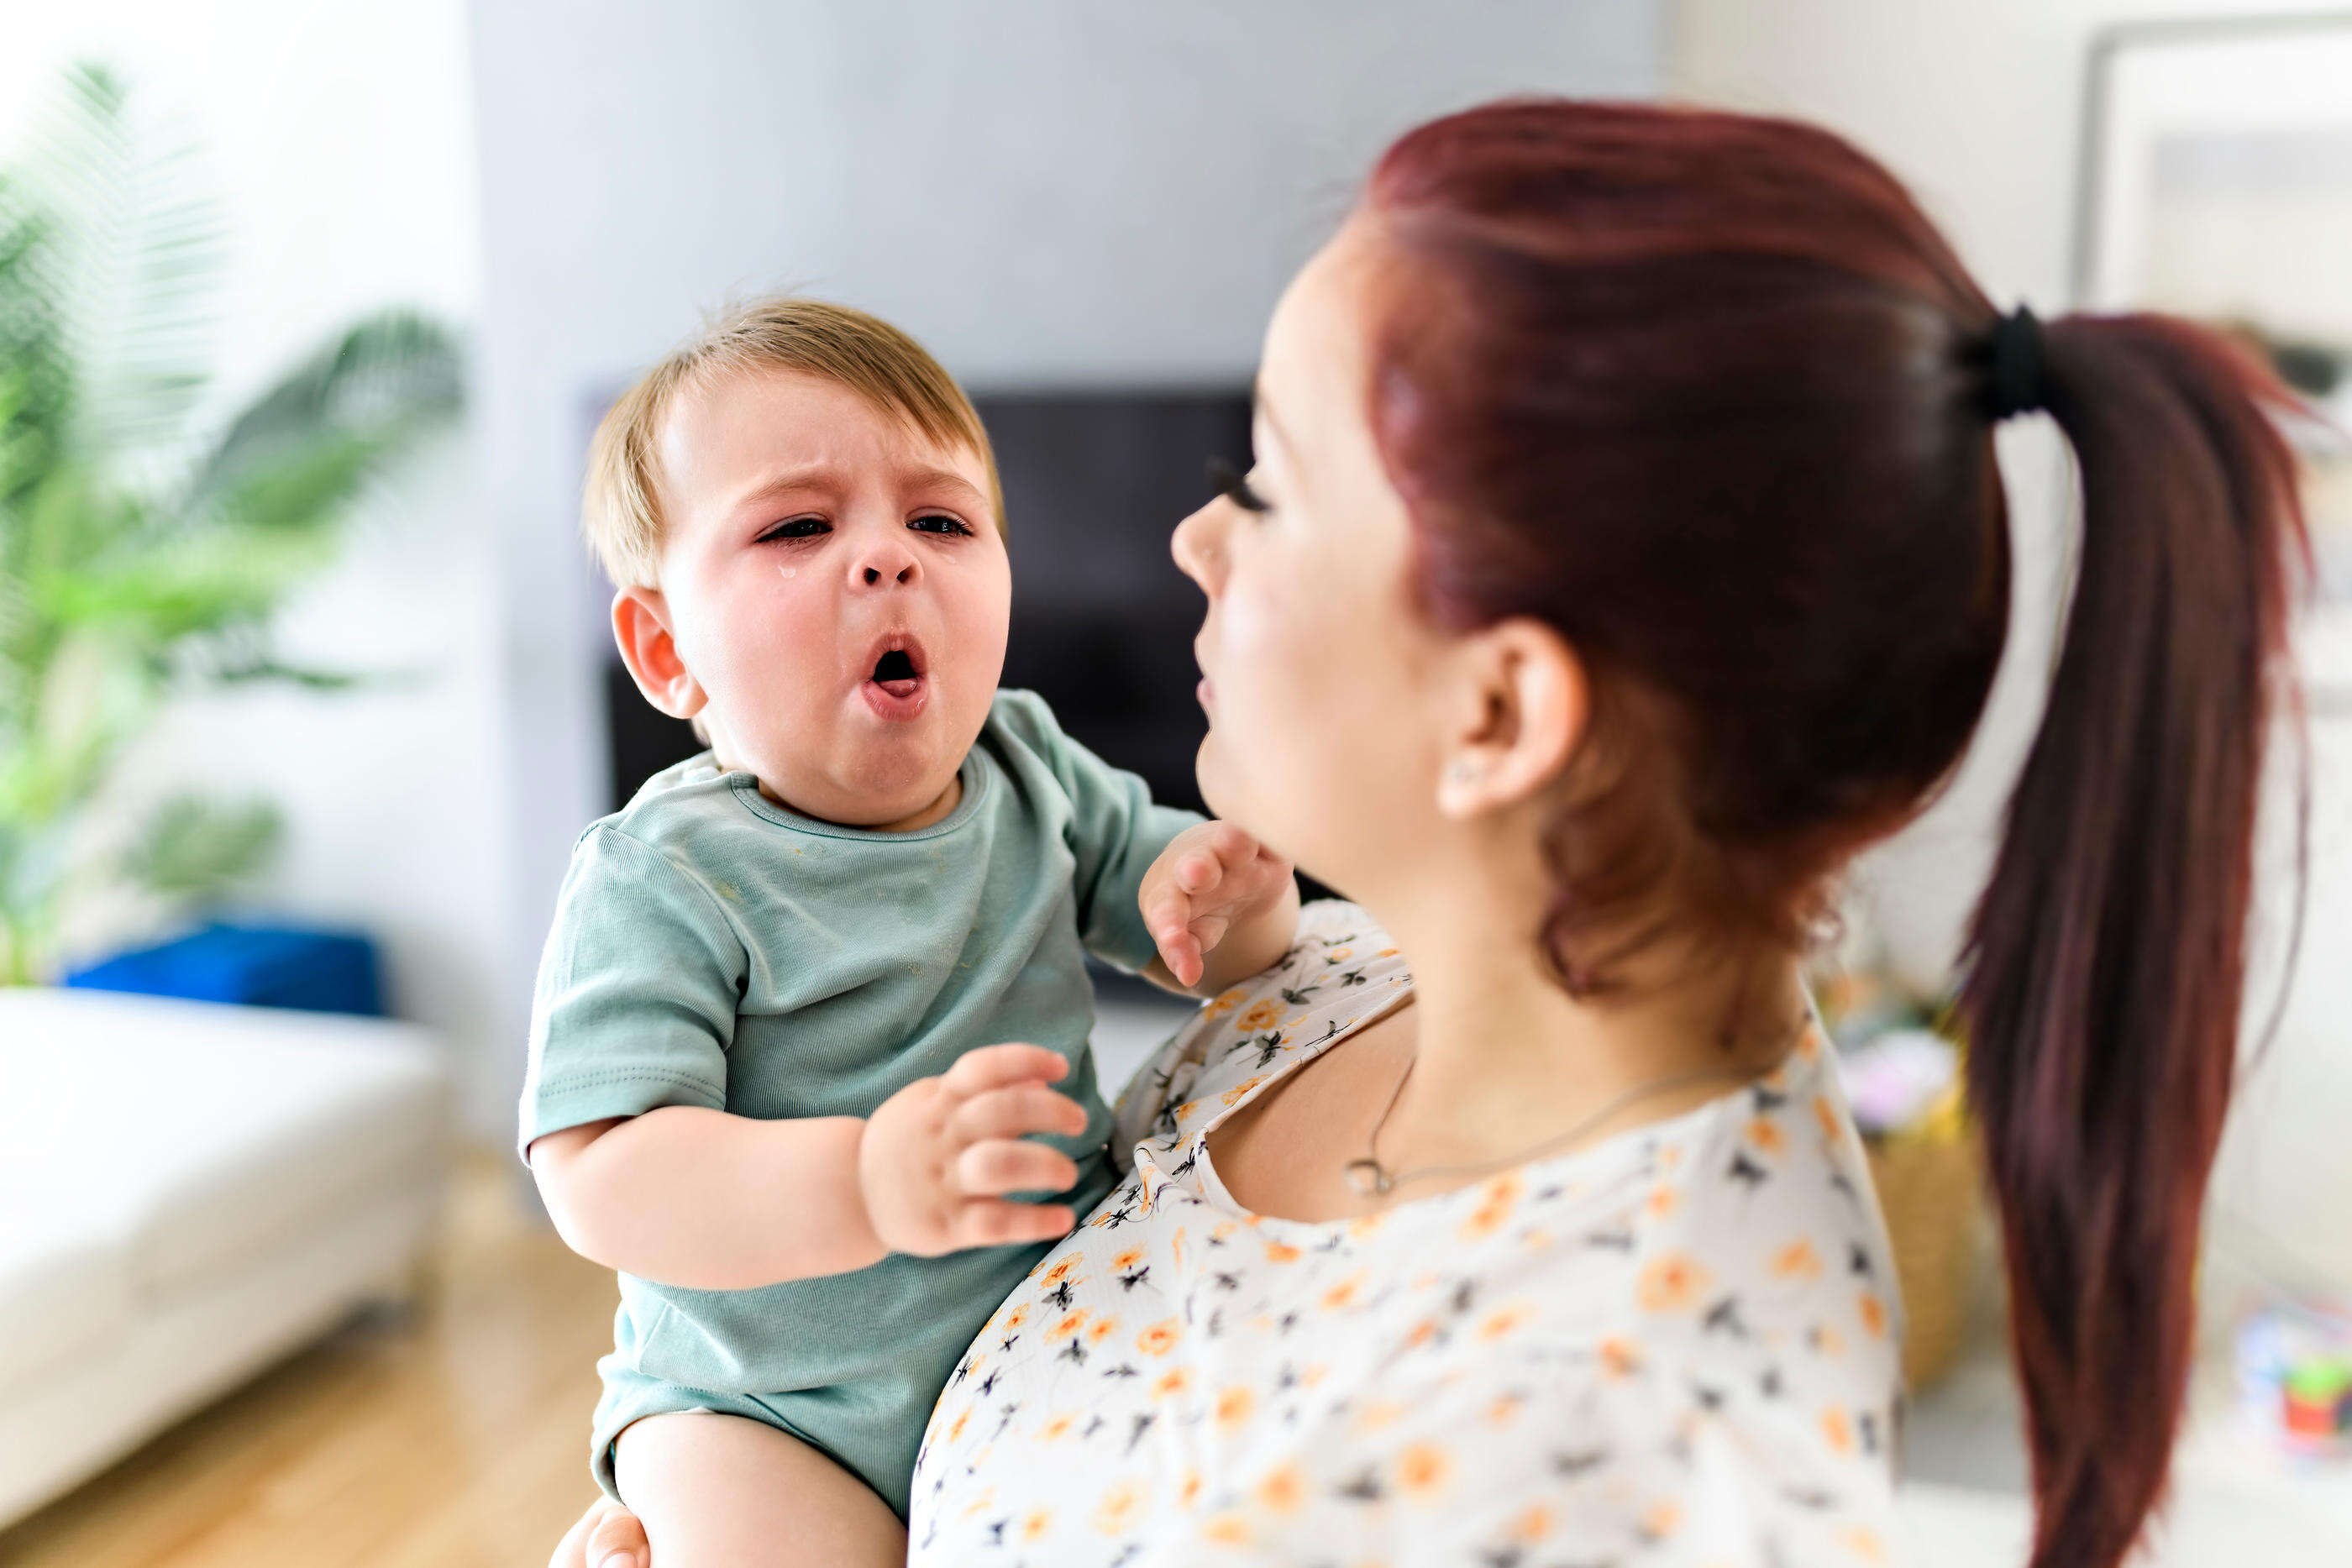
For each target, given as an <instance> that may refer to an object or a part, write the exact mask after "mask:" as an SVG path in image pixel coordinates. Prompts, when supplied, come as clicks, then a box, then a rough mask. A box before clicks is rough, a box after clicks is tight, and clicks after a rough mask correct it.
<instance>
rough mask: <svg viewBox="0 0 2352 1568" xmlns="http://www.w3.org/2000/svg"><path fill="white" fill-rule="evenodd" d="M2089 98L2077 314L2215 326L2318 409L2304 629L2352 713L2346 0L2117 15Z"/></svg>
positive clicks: (2313, 680)
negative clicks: (2296, 6)
mask: <svg viewBox="0 0 2352 1568" xmlns="http://www.w3.org/2000/svg"><path fill="white" fill-rule="evenodd" d="M2083 147H2084V157H2083V163H2082V169H2081V175H2080V186H2079V201H2078V211H2077V214H2076V243H2075V246H2074V262H2075V279H2074V282H2075V298H2077V300H2078V301H2079V302H2080V305H2081V308H2084V309H2088V310H2095V311H2117V310H2137V309H2147V310H2162V311H2166V312H2168V313H2170V314H2174V315H2180V316H2187V317H2189V318H2191V319H2197V320H2200V321H2203V322H2206V323H2208V324H2209V325H2211V326H2214V327H2217V328H2219V329H2222V330H2223V331H2226V332H2228V333H2230V334H2231V335H2232V336H2234V337H2237V338H2239V339H2241V340H2244V341H2245V342H2247V343H2248V345H2249V346H2251V347H2252V348H2254V349H2255V350H2258V351H2259V352H2260V353H2262V354H2263V356H2264V357H2265V358H2267V359H2268V361H2270V362H2271V364H2272V365H2273V367H2274V368H2275V369H2276V370H2277V371H2279V373H2280V375H2281V376H2282V377H2283V378H2284V380H2285V381H2286V382H2287V383H2288V384H2289V385H2290V386H2292V387H2294V390H2295V391H2296V392H2299V393H2301V394H2302V395H2303V396H2304V397H2305V399H2306V400H2307V401H2308V402H2309V403H2310V405H2311V406H2312V408H2313V409H2314V411H2315V413H2316V415H2317V416H2318V417H2316V418H2314V419H2311V420H2307V421H2305V420H2295V421H2292V422H2290V424H2289V428H2288V434H2289V436H2290V438H2291V439H2292V440H2293V441H2294V444H2295V446H2296V448H2297V450H2298V452H2299V453H2300V454H2301V455H2302V456H2303V457H2304V459H2305V497H2304V500H2305V509H2306V512H2307V515H2308V517H2309V519H2310V523H2311V531H2312V543H2313V548H2314V554H2315V565H2316V569H2317V570H2316V580H2315V584H2314V602H2313V604H2312V606H2311V608H2310V611H2309V612H2308V614H2307V615H2306V616H2305V618H2304V620H2303V622H2302V624H2301V625H2299V627H2298V629H2297V630H2298V640H2299V643H2300V645H2301V647H2302V649H2303V653H2304V663H2305V674H2306V677H2307V679H2308V680H2309V682H2310V685H2311V687H2312V691H2313V695H2314V697H2315V700H2317V701H2321V702H2324V703H2325V704H2326V705H2328V706H2332V707H2336V708H2339V709H2347V710H2352V436H2347V434H2346V433H2347V432H2352V8H2347V9H2344V10H2340V11H2327V12H2320V13H2314V14H2310V15H2306V16H2282V17H2263V18H2248V17H2240V18H2229V19H2216V20H2211V21H2193V20H2192V21H2175V22H2159V23H2139V24H2129V25H2126V26H2118V27H2115V28H2112V29H2109V30H2107V31H2106V32H2105V33H2103V34H2101V35H2100V36H2099V37H2098V38H2097V39H2096V40H2095V43H2094V45H2093V47H2092V51H2091V58H2090V65H2089V80H2088V83H2087V91H2086V92H2085V94H2084V128H2083Z"/></svg>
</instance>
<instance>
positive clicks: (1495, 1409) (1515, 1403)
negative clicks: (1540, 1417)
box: [1486, 1394, 1527, 1427]
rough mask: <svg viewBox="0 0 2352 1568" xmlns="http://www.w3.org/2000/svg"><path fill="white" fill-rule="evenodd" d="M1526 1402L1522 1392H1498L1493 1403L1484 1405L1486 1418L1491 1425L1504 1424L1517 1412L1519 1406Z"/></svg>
mask: <svg viewBox="0 0 2352 1568" xmlns="http://www.w3.org/2000/svg"><path fill="white" fill-rule="evenodd" d="M1526 1403H1527V1396H1526V1395H1524V1394H1498V1395H1496V1396H1495V1400H1494V1403H1492V1404H1491V1405H1488V1406H1486V1420H1487V1422H1488V1423H1489V1424H1490V1425H1493V1426H1496V1427H1501V1426H1506V1425H1507V1424H1508V1423H1509V1421H1510V1419H1511V1417H1512V1416H1516V1415H1517V1414H1518V1413H1519V1406H1522V1405H1524V1404H1526Z"/></svg>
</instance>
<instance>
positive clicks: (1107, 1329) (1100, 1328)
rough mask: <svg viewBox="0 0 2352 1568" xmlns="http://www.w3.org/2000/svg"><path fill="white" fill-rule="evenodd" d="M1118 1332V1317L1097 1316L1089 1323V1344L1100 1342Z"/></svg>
mask: <svg viewBox="0 0 2352 1568" xmlns="http://www.w3.org/2000/svg"><path fill="white" fill-rule="evenodd" d="M1115 1333H1118V1319H1117V1318H1097V1319H1096V1320H1095V1321H1094V1322H1090V1323H1088V1324H1087V1343H1088V1344H1100V1343H1102V1342H1103V1341H1105V1340H1107V1339H1108V1338H1110V1336H1111V1335H1113V1334H1115Z"/></svg>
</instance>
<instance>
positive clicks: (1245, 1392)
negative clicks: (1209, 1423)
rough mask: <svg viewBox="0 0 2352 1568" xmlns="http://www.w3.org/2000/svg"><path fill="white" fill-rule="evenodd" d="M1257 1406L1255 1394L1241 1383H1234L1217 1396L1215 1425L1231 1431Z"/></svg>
mask: <svg viewBox="0 0 2352 1568" xmlns="http://www.w3.org/2000/svg"><path fill="white" fill-rule="evenodd" d="M1256 1408H1257V1396H1256V1395H1255V1394H1254V1393H1252V1392H1251V1391H1250V1390H1249V1389H1248V1388H1247V1387H1245V1386H1244V1385H1241V1384H1235V1385H1234V1386H1233V1387H1231V1388H1228V1389H1226V1390H1225V1391H1224V1392H1223V1394H1220V1395H1218V1396H1217V1425H1218V1426H1220V1427H1224V1428H1225V1429H1226V1430H1227V1431H1229V1432H1230V1431H1232V1430H1233V1429H1234V1427H1239V1426H1241V1425H1243V1424H1244V1422H1246V1421H1248V1420H1249V1418H1250V1412H1252V1411H1254V1410H1255V1409H1256Z"/></svg>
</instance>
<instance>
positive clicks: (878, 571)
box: [856, 541, 921, 588]
mask: <svg viewBox="0 0 2352 1568" xmlns="http://www.w3.org/2000/svg"><path fill="white" fill-rule="evenodd" d="M920 570H921V566H920V563H919V561H918V559H916V556H915V552H914V551H912V550H910V549H907V548H906V547H905V546H903V545H900V544H898V543H897V542H896V541H892V542H891V543H889V544H886V545H880V546H877V548H875V549H869V550H867V551H866V553H865V554H864V555H862V556H860V557H858V558H857V566H856V573H857V577H856V580H857V581H858V582H859V583H861V584H863V585H864V586H865V587H867V588H880V587H883V586H885V585H887V584H895V585H897V586H898V587H900V588H907V587H911V586H912V585H913V583H914V581H915V579H916V577H917V576H918V575H919V573H920Z"/></svg>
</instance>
